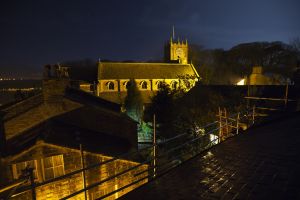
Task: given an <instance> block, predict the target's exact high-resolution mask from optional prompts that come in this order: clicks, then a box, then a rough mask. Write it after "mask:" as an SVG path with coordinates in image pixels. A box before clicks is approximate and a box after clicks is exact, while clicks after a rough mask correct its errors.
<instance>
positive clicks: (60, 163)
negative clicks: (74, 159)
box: [42, 155, 65, 180]
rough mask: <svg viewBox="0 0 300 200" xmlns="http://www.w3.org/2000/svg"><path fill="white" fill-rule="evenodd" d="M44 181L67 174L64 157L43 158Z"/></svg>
mask: <svg viewBox="0 0 300 200" xmlns="http://www.w3.org/2000/svg"><path fill="white" fill-rule="evenodd" d="M42 163H43V172H44V179H45V180H48V179H52V178H55V177H58V176H62V175H64V174H65V169H64V159H63V155H58V156H51V157H47V158H43V162H42Z"/></svg>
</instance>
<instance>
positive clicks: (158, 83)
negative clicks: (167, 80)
mask: <svg viewBox="0 0 300 200" xmlns="http://www.w3.org/2000/svg"><path fill="white" fill-rule="evenodd" d="M156 85H157V89H161V88H162V85H163V83H162V82H161V81H157V82H156Z"/></svg>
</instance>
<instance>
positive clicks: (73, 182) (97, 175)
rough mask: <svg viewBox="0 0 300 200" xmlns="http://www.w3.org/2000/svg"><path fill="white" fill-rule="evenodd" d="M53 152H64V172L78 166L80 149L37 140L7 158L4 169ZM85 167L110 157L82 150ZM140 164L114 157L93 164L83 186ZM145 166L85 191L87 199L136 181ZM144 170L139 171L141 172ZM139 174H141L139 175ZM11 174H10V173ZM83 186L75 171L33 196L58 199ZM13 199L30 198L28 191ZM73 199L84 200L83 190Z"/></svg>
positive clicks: (118, 194)
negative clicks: (99, 164) (95, 165)
mask: <svg viewBox="0 0 300 200" xmlns="http://www.w3.org/2000/svg"><path fill="white" fill-rule="evenodd" d="M53 155H63V163H64V173H65V174H68V173H70V172H73V171H75V170H78V169H81V166H82V165H81V157H80V151H79V150H74V149H69V148H64V147H60V146H56V145H50V144H45V143H40V144H38V145H37V146H35V147H33V148H31V149H30V150H28V151H27V152H25V153H22V155H18V156H16V157H14V158H11V160H10V166H9V168H8V169H7V172H8V173H12V170H11V165H12V164H13V163H20V162H23V161H28V160H39V159H42V158H44V157H49V156H53ZM84 158H85V163H86V166H89V165H92V164H96V163H99V162H104V161H106V160H110V159H112V157H109V156H104V155H100V154H95V153H88V152H85V153H84ZM138 164H139V163H137V162H132V161H127V160H115V161H113V162H109V163H107V164H103V165H101V166H99V167H94V168H91V169H89V170H87V171H86V185H87V186H89V185H91V184H94V183H96V182H99V181H102V180H105V179H106V178H108V177H110V176H113V175H116V174H117V173H119V172H122V171H124V170H126V169H128V168H130V167H133V166H136V165H138ZM147 169H148V166H147V165H142V166H140V167H138V168H136V169H135V170H132V171H130V172H127V173H125V174H123V175H121V176H119V177H118V178H113V179H111V180H109V181H107V182H105V183H104V184H102V185H99V186H96V187H94V188H92V189H90V190H88V191H87V196H88V199H96V198H99V197H100V196H102V195H105V194H108V193H110V192H112V191H114V190H116V189H118V188H121V187H123V186H125V185H127V184H129V183H131V182H133V181H136V180H138V179H140V178H143V177H145V176H147V175H148V172H147V171H145V170H147ZM144 171H145V173H141V172H144ZM140 173H141V174H140ZM10 177H12V175H11V176H10ZM146 182H147V179H144V180H143V181H141V182H139V183H137V184H135V185H133V186H130V187H128V188H126V189H124V190H122V191H119V192H118V193H116V194H114V195H111V196H110V197H109V198H107V199H115V198H117V197H120V196H122V195H123V194H125V193H127V192H129V191H131V190H133V189H134V188H136V187H138V186H140V185H141V184H144V183H146ZM82 188H83V176H82V173H77V174H75V175H72V176H70V177H67V178H64V179H62V180H59V181H55V182H52V183H49V184H46V185H43V186H40V187H37V188H36V197H37V199H41V200H44V199H45V200H46V199H60V198H62V197H65V196H67V195H69V194H71V193H74V192H76V191H78V190H81V189H82ZM13 199H31V193H30V191H28V192H25V193H21V194H19V195H17V196H15V197H13ZM72 199H84V193H80V194H78V195H77V196H75V197H73V198H72Z"/></svg>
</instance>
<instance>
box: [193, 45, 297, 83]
mask: <svg viewBox="0 0 300 200" xmlns="http://www.w3.org/2000/svg"><path fill="white" fill-rule="evenodd" d="M297 44H298V43H297V41H295V42H294V43H293V44H292V45H287V44H284V43H282V42H253V43H245V44H239V45H237V46H235V47H233V48H231V49H230V50H227V51H226V50H223V49H214V50H206V49H203V48H202V47H201V46H197V45H190V54H189V56H190V58H189V59H190V60H191V61H192V62H193V64H194V65H195V67H196V68H197V70H198V72H199V74H200V76H201V77H202V78H203V79H202V82H203V84H233V83H236V82H237V81H238V79H240V78H242V77H244V76H247V75H249V74H250V73H251V69H252V67H253V66H256V65H260V66H262V67H263V69H264V72H265V73H273V74H280V75H281V76H285V77H289V78H292V75H293V72H294V69H295V67H296V66H297V63H299V61H300V58H299V50H297V47H298V46H299V45H298V46H297Z"/></svg>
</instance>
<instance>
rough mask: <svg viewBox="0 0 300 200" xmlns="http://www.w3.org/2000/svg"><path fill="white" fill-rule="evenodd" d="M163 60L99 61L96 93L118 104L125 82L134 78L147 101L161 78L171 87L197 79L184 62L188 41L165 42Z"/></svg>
mask: <svg viewBox="0 0 300 200" xmlns="http://www.w3.org/2000/svg"><path fill="white" fill-rule="evenodd" d="M165 58H166V62H165V63H149V62H131V63H126V62H99V63H98V85H97V88H96V90H97V92H96V94H97V96H99V97H101V98H103V99H106V100H108V101H111V102H115V103H118V104H122V103H123V102H124V99H125V97H126V94H127V87H128V85H127V84H128V82H129V80H130V79H134V80H135V81H136V83H137V85H138V89H139V90H140V91H141V95H142V97H143V101H144V102H145V103H149V102H150V99H151V97H152V96H153V95H154V94H155V92H156V91H158V90H159V88H160V86H161V84H162V83H163V82H165V83H167V84H169V85H170V87H171V88H172V89H178V88H183V89H186V90H189V89H190V88H192V87H193V86H194V85H195V83H196V82H197V81H198V79H199V75H198V73H197V71H196V69H195V68H194V66H193V64H189V63H188V43H187V41H186V42H182V41H179V40H178V42H174V41H173V39H172V38H171V39H170V41H169V42H168V44H167V45H166V46H165Z"/></svg>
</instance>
